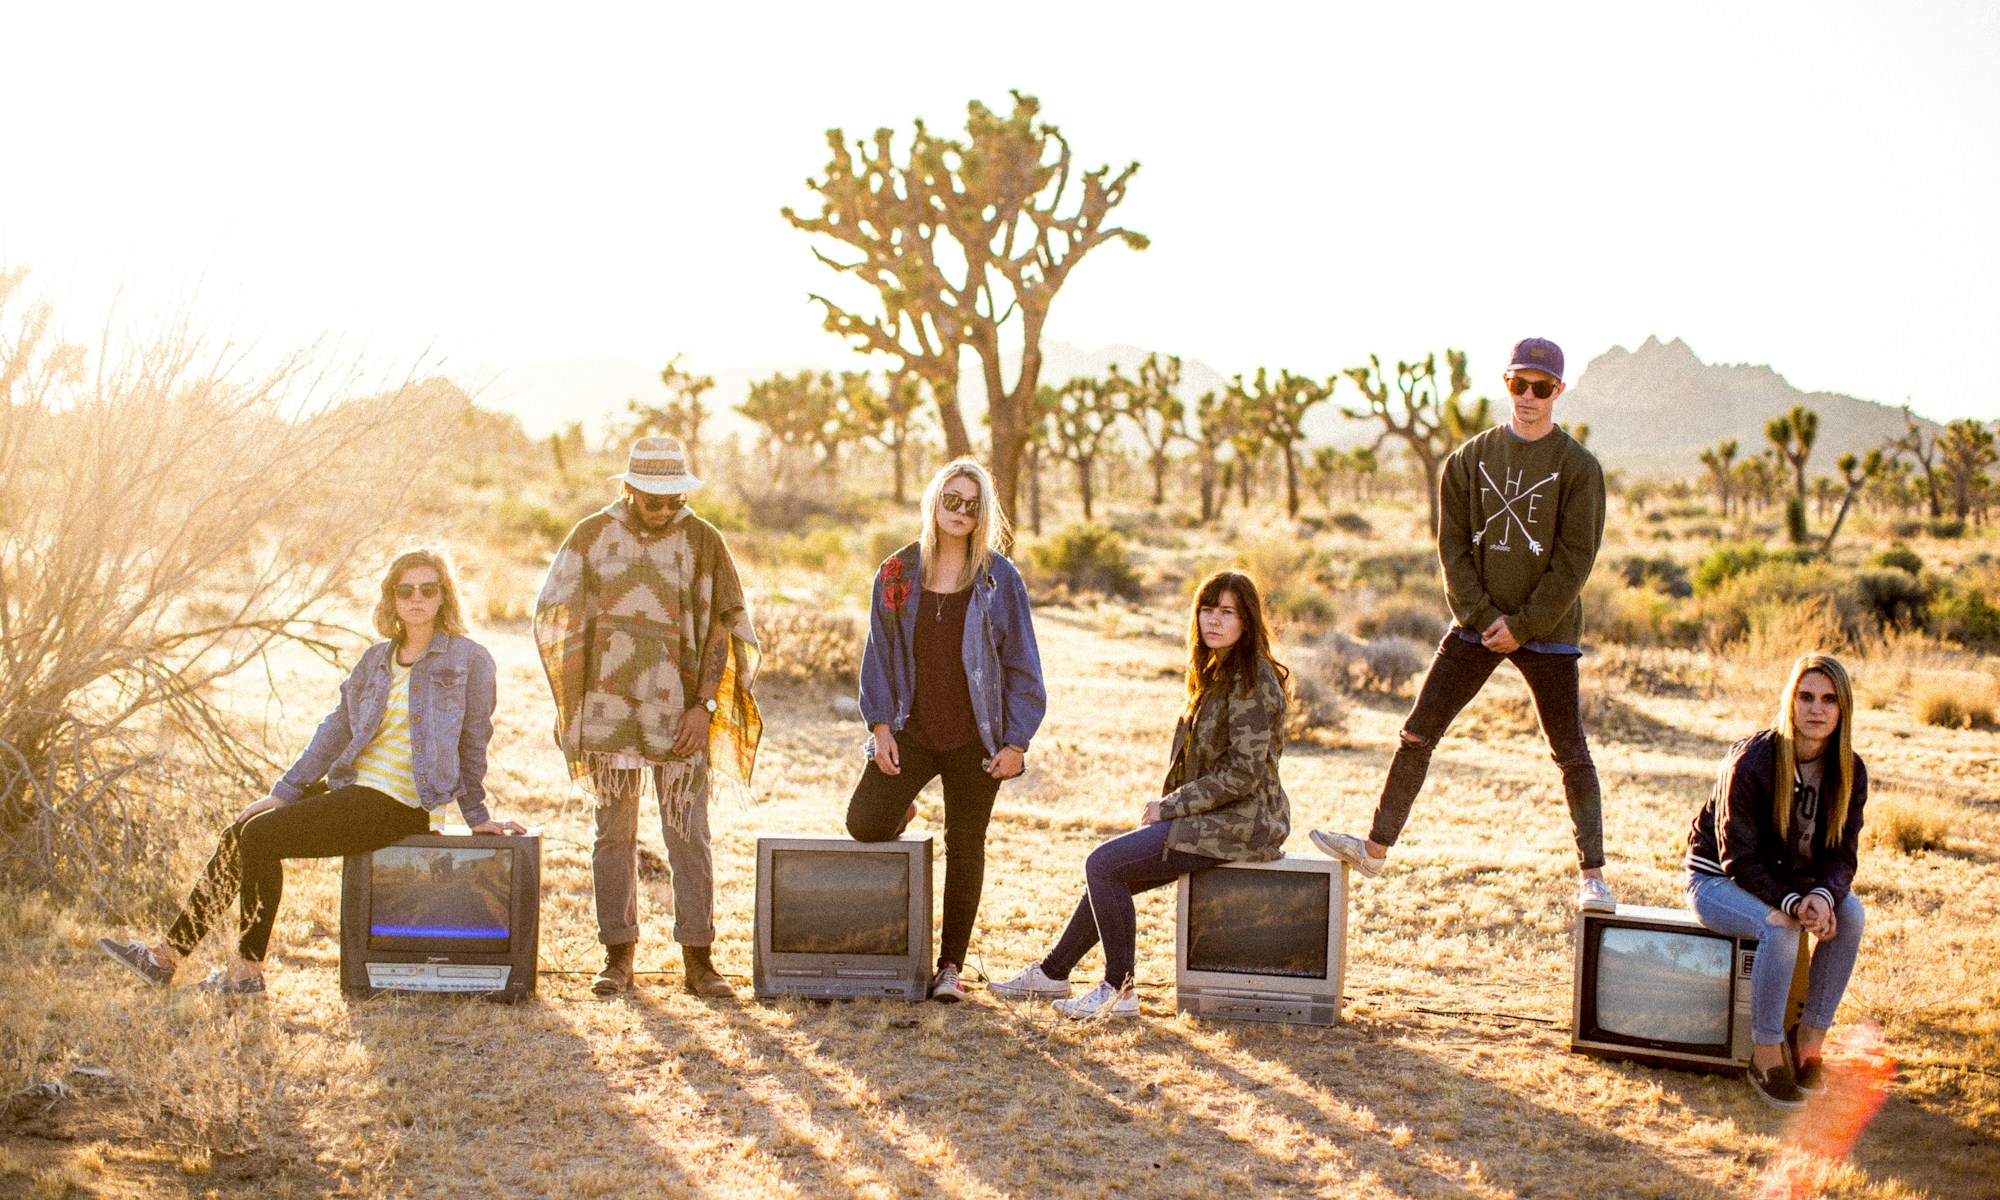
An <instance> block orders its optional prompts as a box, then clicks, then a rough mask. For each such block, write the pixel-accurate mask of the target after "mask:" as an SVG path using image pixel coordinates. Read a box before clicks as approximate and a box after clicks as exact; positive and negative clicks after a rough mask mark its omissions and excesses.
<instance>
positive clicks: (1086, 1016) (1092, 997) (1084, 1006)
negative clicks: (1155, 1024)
mask: <svg viewBox="0 0 2000 1200" xmlns="http://www.w3.org/2000/svg"><path fill="white" fill-rule="evenodd" d="M1055 1010H1056V1011H1057V1012H1059V1013H1061V1014H1062V1015H1063V1016H1065V1017H1068V1018H1070V1019H1071V1020H1075V1021H1092V1020H1102V1019H1104V1018H1107V1017H1136V1016H1138V1015H1139V997H1137V996H1135V995H1133V994H1132V993H1131V992H1128V991H1123V990H1121V989H1119V988H1115V987H1112V986H1111V985H1110V984H1108V983H1100V984H1098V985H1097V986H1096V987H1094V988H1092V989H1090V990H1089V991H1087V992H1085V993H1084V994H1083V995H1081V996H1078V997H1077V998H1076V999H1074V1000H1058V1001H1056V1003H1055Z"/></svg>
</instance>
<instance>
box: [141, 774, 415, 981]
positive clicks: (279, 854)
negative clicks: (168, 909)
mask: <svg viewBox="0 0 2000 1200" xmlns="http://www.w3.org/2000/svg"><path fill="white" fill-rule="evenodd" d="M430 824H431V820H430V815H429V814H428V813H426V812H424V811H423V810H422V809H420V808H411V807H410V806H409V805H407V804H404V803H402V802H401V801H398V800H395V799H393V798H391V797H389V796H385V795H383V794H382V793H381V792H378V791H376V790H375V789H374V788H366V787H361V786H359V785H352V786H349V787H344V788H339V789H337V790H335V791H331V792H321V793H319V794H318V795H314V796H307V797H305V798H304V799H301V800H296V801H294V802H292V803H290V804H287V805H285V806H284V807H282V808H274V809H270V810H268V811H266V812H260V813H258V814H257V815H256V816H254V817H251V818H250V819H249V820H248V821H239V822H235V823H232V824H231V825H230V826H229V828H227V829H225V830H223V831H222V841H221V842H220V843H219V844H218V845H217V846H216V847H215V853H214V855H212V856H211V857H210V858H209V860H208V866H207V868H206V869H204V870H203V871H202V873H201V879H200V880H199V881H197V882H196V883H195V885H194V890H193V891H192V892H190V893H189V894H188V898H187V903H186V905H184V906H183V907H182V908H181V911H180V914H179V915H178V916H176V917H175V918H174V924H173V927H172V928H171V929H169V930H168V931H167V943H168V944H169V945H171V946H172V947H173V948H174V949H176V950H178V951H180V952H181V953H182V954H192V953H193V952H194V948H195V947H196V946H197V945H199V944H200V942H201V939H202V938H203V937H204V936H206V935H207V933H208V931H209V929H210V928H211V927H212V926H213V925H214V923H215V919H216V918H217V917H219V916H220V915H222V910H223V909H225V908H227V907H229V902H230V900H232V899H234V900H237V901H239V905H240V910H241V913H242V916H241V929H242V933H241V934H240V936H239V937H238V938H237V941H236V952H237V953H238V954H240V955H242V956H243V957H244V958H247V959H249V960H250V961H251V962H263V961H264V951H265V949H266V948H267V947H268V946H269V945H270V942H271V926H272V924H273V923H274V922H276V921H277V919H278V901H279V899H280V898H281V897H282V896H283V895H284V891H285V865H284V860H285V859H288V858H339V857H341V856H343V855H348V854H366V853H367V852H369V851H371V850H380V849H381V848H382V847H384V846H389V845H393V844H395V843H396V842H398V841H401V840H402V839H403V838H406V837H408V836H409V835H411V834H413V833H423V832H424V831H426V830H428V829H429V828H430Z"/></svg>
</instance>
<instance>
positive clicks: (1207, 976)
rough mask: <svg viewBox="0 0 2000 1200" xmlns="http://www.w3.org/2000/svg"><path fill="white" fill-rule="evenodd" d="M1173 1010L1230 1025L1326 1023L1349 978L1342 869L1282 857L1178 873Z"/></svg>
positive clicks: (1334, 1018) (1327, 862)
mask: <svg viewBox="0 0 2000 1200" xmlns="http://www.w3.org/2000/svg"><path fill="white" fill-rule="evenodd" d="M1177 905H1178V908H1177V917H1176V921H1175V929H1174V1004H1175V1007H1176V1008H1178V1009H1179V1010H1180V1011H1181V1012H1186V1013H1193V1014H1195V1015H1196V1016H1201V1017H1222V1018H1227V1019H1230V1020H1237V1021H1285V1022H1290V1023H1292V1024H1297V1025H1332V1024H1334V1023H1336V1022H1338V1021H1339V1020H1340V998H1341V988H1342V985H1343V983H1344V981H1345V979H1346V974H1347V864H1345V863H1342V862H1338V861H1335V860H1333V859H1328V858H1321V857H1319V856H1317V855H1314V856H1312V857H1306V856H1303V855H1297V854H1287V855H1285V856H1284V857H1283V858H1280V859H1277V860H1275V861H1272V862H1262V863H1248V862H1245V863H1227V864H1225V865H1223V866H1219V867H1212V868H1210V869H1208V870H1206V871H1197V872H1195V873H1193V874H1191V875H1183V876H1181V879H1180V885H1179V896H1178V898H1177Z"/></svg>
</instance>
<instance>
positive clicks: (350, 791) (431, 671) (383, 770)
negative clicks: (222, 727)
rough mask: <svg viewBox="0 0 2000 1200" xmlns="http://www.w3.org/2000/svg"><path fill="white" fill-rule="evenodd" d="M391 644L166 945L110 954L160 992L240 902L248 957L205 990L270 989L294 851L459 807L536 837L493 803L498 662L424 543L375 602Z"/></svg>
mask: <svg viewBox="0 0 2000 1200" xmlns="http://www.w3.org/2000/svg"><path fill="white" fill-rule="evenodd" d="M375 628H376V629H377V630H378V631H379V632H380V633H381V634H382V636H383V637H385V638H387V639H388V640H387V641H382V642H377V643H375V644H374V645H372V646H370V647H368V649H367V650H365V651H363V652H362V655H361V661H360V662H359V663H357V664H356V665H355V667H354V673H353V674H351V675H349V676H348V677H347V682H345V683H343V684H341V685H340V704H339V706H338V707H337V708H335V709H334V710H333V712H332V713H330V714H328V716H327V717H326V719H325V720H323V721H321V722H320V725H319V731H318V732H317V733H315V734H314V735H313V739H312V744H311V745H309V746H307V747H306V752H305V753H304V754H303V755H301V756H300V757H299V760H298V762H296V763H294V764H293V765H292V769H291V770H289V771H287V772H285V774H284V777H283V778H281V779H279V780H278V782H277V784H276V785H274V786H273V787H272V788H271V794H270V795H269V796H266V797H264V798H263V799H261V800H258V801H257V802H255V803H253V804H251V805H250V806H249V807H248V808H245V809H244V810H243V811H242V812H241V813H240V814H238V815H237V817H236V820H235V821H233V822H232V823H231V824H230V826H229V828H227V829H225V830H223V831H222V838H221V841H220V842H219V844H218V845H217V846H216V848H215V853H214V855H213V856H212V857H210V859H209V860H208V867H207V869H206V870H205V871H203V872H202V877H201V879H200V880H199V881H197V882H196V884H195V886H194V890H193V891H192V892H191V893H190V894H189V895H188V899H187V903H186V904H185V905H183V906H182V908H181V910H180V913H179V915H178V916H177V917H175V919H174V923H173V925H172V927H171V928H169V929H168V931H167V935H166V937H165V938H164V939H162V940H160V941H157V942H154V943H153V944H151V945H148V944H146V943H144V942H140V941H114V940H113V939H111V938H100V939H98V942H97V944H98V946H99V947H101V948H102V949H103V950H104V952H105V953H106V954H109V955H110V956H111V957H113V958H115V959H117V960H118V961H119V962H121V963H123V964H124V965H125V966H127V967H130V968H131V969H132V970H133V971H134V972H136V973H137V974H138V975H139V977H140V978H142V979H144V980H145V981H146V982H148V983H150V984H154V985H156V986H165V985H166V984H168V983H170V982H171V981H172V980H173V977H174V972H175V971H176V970H177V969H178V968H179V967H180V964H181V960H182V959H183V958H185V957H186V956H187V955H189V954H192V953H193V952H194V948H195V946H196V945H197V944H199V943H200V942H201V939H202V937H203V936H204V935H205V934H206V933H207V932H208V930H209V927H210V926H211V925H212V924H214V922H215V920H216V918H217V917H218V916H220V915H221V913H222V912H223V910H224V909H226V908H227V907H228V905H229V902H230V900H232V899H234V900H236V901H238V905H239V908H240V911H241V918H240V920H241V934H240V936H239V937H238V939H237V943H236V952H237V957H236V958H235V960H233V961H232V962H231V963H230V964H229V965H228V966H227V967H218V968H216V969H215V970H214V971H212V972H210V974H209V976H208V978H207V979H205V980H203V981H202V982H201V983H199V984H196V985H195V986H197V987H198V988H201V989H203V990H205V991H211V992H221V993H225V994H230V995H258V994H261V993H262V992H263V991H264V952H265V948H266V946H267V945H268V944H269V942H270V939H271V926H272V924H273V923H274V922H275V921H276V919H277V915H278V900H279V896H280V895H281V893H282V892H283V890H284V885H285V875H284V861H283V860H285V859H287V858H334V857H338V856H341V855H347V854H364V853H367V852H368V851H371V850H379V849H381V848H382V847H384V846H387V845H390V844H392V843H394V842H396V841H398V840H400V839H401V838H404V837H406V836H408V835H410V834H413V833H423V832H425V831H426V830H428V829H429V828H430V813H431V811H432V810H433V809H437V808H440V807H442V806H443V805H444V804H446V803H447V802H450V801H456V802H457V803H458V807H459V811H460V812H461V813H463V814H464V816H465V823H466V824H467V825H469V826H471V827H472V831H473V832H475V833H525V832H527V831H526V830H525V829H523V828H522V827H521V826H519V825H517V824H515V823H514V822H512V821H496V820H493V819H492V817H491V815H490V814H488V812H487V811H486V784H485V780H486V741H487V739H488V738H490V737H491V736H492V735H493V700H494V687H493V675H494V672H493V656H492V655H490V654H488V653H487V652H486V649H485V647H483V646H481V645H480V644H479V643H478V642H475V641H473V640H472V639H471V638H469V637H467V636H465V621H464V619H463V618H462V617H461V616H460V615H459V605H458V590H457V588H456V587H454V586H453V584H452V579H451V570H450V568H449V567H448V566H447V565H446V564H445V561H444V559H443V557H442V556H440V555H439V554H437V553H436V552H434V551H431V550H412V551H409V552H408V553H406V554H403V555H401V556H399V557H398V558H397V559H396V561H395V562H393V563H391V564H390V565H389V571H388V573H387V574H386V575H385V576H384V577H383V579H382V592H381V598H380V599H379V600H378V602H377V603H376V605H375Z"/></svg>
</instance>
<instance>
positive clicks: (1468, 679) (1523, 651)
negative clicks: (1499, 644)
mask: <svg viewBox="0 0 2000 1200" xmlns="http://www.w3.org/2000/svg"><path fill="white" fill-rule="evenodd" d="M1578 657H1579V656H1578V655H1575V654H1548V653H1544V652H1543V651H1540V650H1530V649H1528V648H1527V647H1525V646H1523V647H1522V648H1520V649H1518V650H1516V651H1514V652H1513V653H1512V654H1498V653H1495V652H1494V651H1492V650H1488V649H1487V648H1486V647H1485V646H1483V645H1481V644H1479V643H1478V642H1468V641H1466V640H1465V639H1464V638H1462V637H1460V636H1458V630H1457V629H1456V628H1454V629H1449V630H1447V631H1445V635H1444V641H1442V642H1440V643H1439V644H1438V649H1437V656H1436V657H1435V658H1433V659H1431V667H1430V671H1429V672H1428V673H1426V674H1425V675H1424V683H1423V687H1422V688H1420V689H1419V690H1418V692H1417V702H1416V704H1415V705H1414V706H1413V707H1411V709H1410V715H1409V717H1408V718H1406V719H1405V720H1404V722H1403V733H1404V734H1405V735H1408V736H1404V737H1399V738H1398V739H1397V742H1396V756H1395V758H1393V759H1391V760H1390V762H1389V777H1388V778H1387V779H1385V780H1384V781H1383V783H1382V799H1381V800H1380V801H1379V802H1377V803H1376V805H1375V821H1374V824H1373V826H1372V828H1370V830H1369V832H1368V839H1369V840H1370V841H1372V842H1374V843H1376V844H1377V845H1381V846H1393V845H1395V844H1396V838H1397V836H1398V835H1399V834H1401V833H1402V832H1403V826H1404V824H1405V823H1406V822H1408V821H1409V819H1410V806H1411V805H1412V804H1414V803H1415V802H1416V799H1417V793H1418V792H1419V791H1422V790H1423V786H1424V777H1425V776H1426V775H1428V774H1429V773H1430V769H1431V751H1432V750H1434V749H1435V748H1436V747H1437V741H1438V739H1439V738H1441V737H1443V736H1444V733H1445V730H1446V729H1448V728H1450V727H1451V722H1452V718H1454V717H1456V716H1458V714H1459V712H1460V710H1462V709H1464V707H1465V706H1466V705H1467V704H1470V703H1471V702H1472V698H1473V697H1474V696H1477V695H1478V694H1479V689H1480V688H1482V687H1484V686H1486V680H1487V679H1488V678H1489V677H1491V676H1492V674H1493V669H1494V668H1495V667H1498V666H1499V665H1500V660H1501V659H1503V658H1504V659H1506V660H1508V661H1509V662H1511V663H1513V664H1514V666H1515V667H1516V668H1518V669H1519V670H1520V672H1521V678H1523V679H1525V680H1527V681H1528V694H1529V695H1530V696H1532V697H1533V698H1534V701H1535V717H1536V719H1537V720H1539V721H1540V722H1541V725H1542V736H1543V737H1544V738H1545V739H1546V740H1547V742H1548V747H1549V755H1550V756H1551V757H1552V758H1554V759H1555V760H1556V765H1557V766H1559V767H1561V768H1562V779H1563V797H1564V799H1566V800H1568V801H1569V819H1570V824H1571V825H1572V826H1574V827H1575V830H1576V855H1577V862H1578V865H1579V866H1581V867H1582V869H1584V870H1586V871H1587V870H1590V869H1591V868H1593V867H1601V866H1603V865H1604V797H1603V793H1602V792H1601V791H1600V790H1599V789H1598V784H1597V765H1596V764H1595V763H1593V762H1592V761H1591V759H1590V746H1589V744H1588V743H1587V742H1586V741H1585V740H1584V736H1583V711H1582V708H1581V706H1580V704H1579V702H1578V700H1579V697H1578V689H1577V659H1578ZM1412 737H1414V738H1415V739H1416V740H1414V741H1412V740H1411V738H1412Z"/></svg>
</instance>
